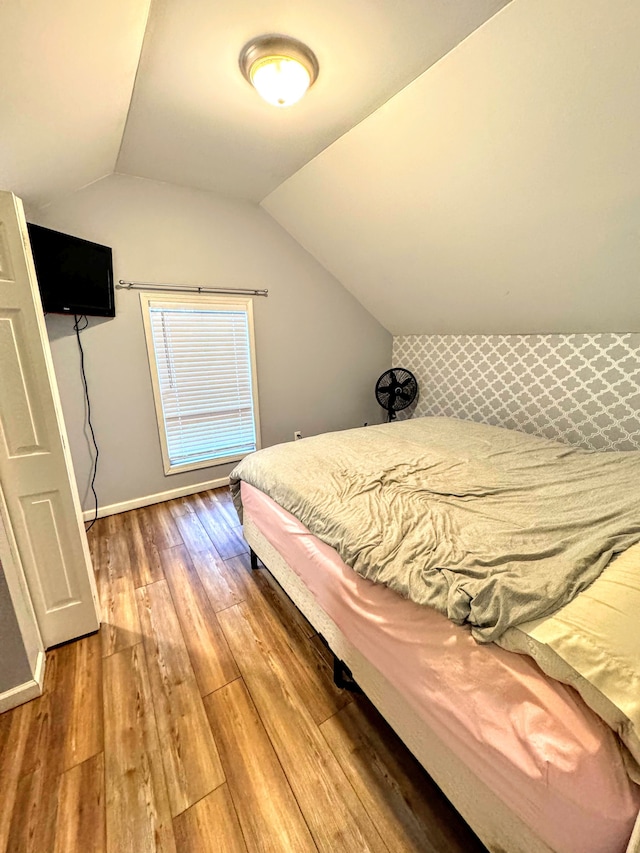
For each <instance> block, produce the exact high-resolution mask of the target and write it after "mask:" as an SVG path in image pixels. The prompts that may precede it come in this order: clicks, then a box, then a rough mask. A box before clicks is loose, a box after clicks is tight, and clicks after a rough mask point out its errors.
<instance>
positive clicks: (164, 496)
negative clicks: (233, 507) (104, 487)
mask: <svg viewBox="0 0 640 853" xmlns="http://www.w3.org/2000/svg"><path fill="white" fill-rule="evenodd" d="M228 485H229V478H228V477H219V478H218V479H217V480H209V481H208V482H206V483H195V484H194V485H192V486H181V487H180V488H178V489H169V490H168V491H166V492H157V493H156V494H155V495H145V496H144V497H142V498H132V499H131V500H130V501H122V502H121V503H117V504H108V505H107V506H99V507H98V518H104V517H105V516H106V515H116V513H118V512H128V510H130V509H138V508H139V507H141V506H151V504H159V503H162V502H163V501H170V500H171V499H172V498H183V497H184V496H185V495H196V494H197V493H198V492H204V491H205V490H206V489H220V488H222V486H228ZM94 516H95V510H93V509H87V510H85V511H84V512H83V513H82V517H83V518H84V520H85V521H92V520H93V517H94Z"/></svg>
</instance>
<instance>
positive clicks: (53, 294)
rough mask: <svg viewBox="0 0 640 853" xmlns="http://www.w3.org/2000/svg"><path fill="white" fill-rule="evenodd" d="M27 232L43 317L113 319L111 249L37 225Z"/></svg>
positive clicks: (30, 226) (114, 311)
mask: <svg viewBox="0 0 640 853" xmlns="http://www.w3.org/2000/svg"><path fill="white" fill-rule="evenodd" d="M28 229H29V241H30V243H31V251H32V253H33V262H34V264H35V268H36V275H37V277H38V286H39V288H40V296H41V298H42V307H43V309H44V311H45V313H47V314H49V313H51V314H86V315H88V316H93V317H115V316H116V308H115V300H114V292H113V260H112V255H111V249H110V248H109V247H108V246H101V245H100V244H99V243H91V242H90V241H89V240H82V239H80V237H72V236H71V235H69V234H61V233H60V232H59V231H52V230H51V229H50V228H43V227H42V226H41V225H31V224H30V223H29V224H28Z"/></svg>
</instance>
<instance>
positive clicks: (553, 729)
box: [242, 483, 640, 853]
mask: <svg viewBox="0 0 640 853" xmlns="http://www.w3.org/2000/svg"><path fill="white" fill-rule="evenodd" d="M242 500H243V504H244V506H245V510H246V512H247V513H248V515H249V516H250V517H251V519H252V521H253V522H254V524H255V525H256V527H257V528H258V530H259V531H260V532H261V533H262V535H263V536H264V537H265V538H266V539H267V540H268V541H269V542H270V543H271V545H273V547H274V548H276V550H277V551H278V552H279V553H280V554H281V555H282V557H283V558H284V559H285V561H286V562H287V563H288V565H289V566H290V567H291V568H292V569H293V570H294V571H295V572H296V573H297V574H298V575H299V577H300V578H301V579H302V580H303V581H304V583H305V585H306V586H307V587H308V588H309V590H310V591H311V592H312V594H313V595H314V597H315V598H316V600H317V601H318V603H319V605H320V606H321V607H322V609H323V610H324V611H325V612H326V613H327V614H328V615H329V616H330V617H331V619H332V620H333V621H334V622H335V623H336V625H337V626H338V627H339V628H340V630H341V631H342V633H343V634H344V635H345V636H346V637H347V639H348V640H349V641H350V642H351V643H352V644H353V646H355V648H357V649H358V651H359V652H360V653H361V654H362V655H363V656H364V657H365V658H367V659H368V660H369V661H371V662H372V663H373V664H374V666H375V667H376V668H377V669H378V670H379V671H380V672H381V673H382V674H383V675H384V676H385V678H386V679H387V681H389V682H390V683H391V684H392V685H393V686H394V687H395V688H396V689H397V690H398V691H399V692H400V693H402V695H403V696H404V697H405V698H406V700H407V701H408V702H409V703H410V704H411V706H412V707H413V708H414V709H415V711H416V712H417V713H418V714H419V715H420V716H421V717H422V718H423V719H424V720H425V722H426V723H427V724H428V725H429V727H430V728H431V729H432V730H433V731H434V732H435V733H436V734H437V735H438V737H440V738H441V740H442V741H443V742H444V743H445V744H446V745H447V746H448V747H449V748H450V749H451V750H452V751H453V752H454V753H455V754H456V755H458V756H459V757H460V758H461V759H462V760H463V761H464V762H465V763H466V764H467V765H468V766H469V767H470V768H471V769H472V771H473V772H474V773H475V774H476V775H477V776H478V778H479V779H481V780H482V781H483V782H484V783H485V784H486V785H487V787H488V788H490V789H491V790H492V791H493V792H494V793H495V794H496V795H497V796H498V797H499V798H500V799H501V800H502V801H503V802H504V803H505V804H506V805H507V806H508V807H509V808H510V809H511V811H513V812H514V813H515V814H516V815H518V816H519V817H520V818H521V820H523V821H524V822H525V823H526V824H527V825H528V826H530V827H531V828H532V829H533V830H534V831H535V832H536V833H537V834H538V835H539V836H540V837H541V838H542V839H543V840H544V841H545V842H546V843H547V844H548V845H549V847H551V849H553V850H555V851H557V853H623V851H624V850H625V848H626V846H627V842H628V840H629V837H630V835H631V831H632V829H633V824H634V821H635V818H636V815H637V813H638V810H639V809H640V788H638V786H636V785H634V784H633V783H632V782H631V781H630V779H629V778H628V776H627V774H626V772H625V769H624V764H623V760H622V754H621V747H620V746H619V744H618V741H617V740H616V738H615V736H614V734H613V733H612V732H611V730H610V729H609V728H608V727H607V726H606V725H605V724H604V723H603V722H602V721H601V720H600V718H599V717H597V716H596V715H595V714H594V713H593V712H592V711H591V710H590V709H589V708H587V707H586V706H585V705H584V703H583V702H582V700H581V699H580V697H579V696H578V694H577V693H576V692H575V691H574V690H573V689H571V688H570V687H567V686H565V685H563V684H560V683H559V682H556V681H553V680H552V679H549V678H547V677H546V676H545V675H544V674H543V673H542V672H541V671H540V670H539V669H538V668H537V666H536V664H535V663H534V662H533V660H532V659H530V658H528V657H526V656H522V655H516V654H513V653H510V652H506V651H504V650H503V649H501V648H499V647H498V646H495V645H493V644H490V645H485V646H480V645H478V644H477V643H476V642H475V641H474V640H473V638H472V637H471V635H470V633H469V631H468V630H467V629H466V628H462V627H460V626H457V625H454V624H453V623H452V622H449V621H448V620H447V619H446V618H445V617H444V616H441V615H440V614H439V613H437V612H436V611H435V610H432V609H431V608H428V607H420V606H419V605H416V604H414V603H413V602H411V601H407V600H405V599H403V598H401V597H400V596H398V595H397V594H396V593H394V592H392V591H391V590H389V589H387V587H385V586H382V585H379V584H374V583H372V582H371V581H368V580H365V579H364V578H361V577H360V576H359V575H357V574H356V573H355V572H354V571H353V570H352V569H350V568H349V567H348V566H346V565H345V563H344V562H343V561H342V560H341V559H340V557H339V556H338V554H337V553H336V552H335V551H334V550H333V549H332V548H330V547H329V546H328V545H325V544H324V543H323V542H321V541H320V540H319V539H317V538H316V537H315V536H313V535H312V534H311V533H310V532H309V531H308V530H307V529H306V527H304V526H303V525H302V524H301V523H300V522H299V521H298V520H297V519H295V518H294V517H293V516H292V515H291V514H290V513H288V512H287V511H286V510H284V509H282V507H280V506H279V505H278V504H276V503H275V502H274V501H272V500H271V499H270V498H269V497H267V496H266V495H264V494H263V493H262V492H260V491H258V490H257V489H254V488H252V487H251V486H249V485H247V484H246V483H242Z"/></svg>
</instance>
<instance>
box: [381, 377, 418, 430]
mask: <svg viewBox="0 0 640 853" xmlns="http://www.w3.org/2000/svg"><path fill="white" fill-rule="evenodd" d="M417 393H418V383H417V381H416V377H415V376H414V375H413V373H411V372H410V371H409V370H405V369H404V367H392V368H391V370H385V372H384V373H383V374H382V376H381V377H380V379H378V381H377V382H376V400H377V401H378V403H380V405H381V406H382V408H383V409H385V410H386V412H387V415H388V420H389V421H394V420H395V419H396V412H400V411H402V409H406V408H407V406H410V405H411V403H413V401H414V400H415V398H416V394H417Z"/></svg>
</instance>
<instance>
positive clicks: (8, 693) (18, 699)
mask: <svg viewBox="0 0 640 853" xmlns="http://www.w3.org/2000/svg"><path fill="white" fill-rule="evenodd" d="M44 665H45V654H44V652H38V659H37V660H36V669H35V672H34V673H33V678H32V679H31V680H30V681H25V682H24V684H18V685H17V686H16V687H12V688H11V690H5V692H4V693H0V714H2V712H3V711H9V710H10V709H11V708H16V707H17V706H18V705H23V704H24V703H25V702H28V701H29V700H30V699H37V697H38V696H42V685H43V683H44Z"/></svg>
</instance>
